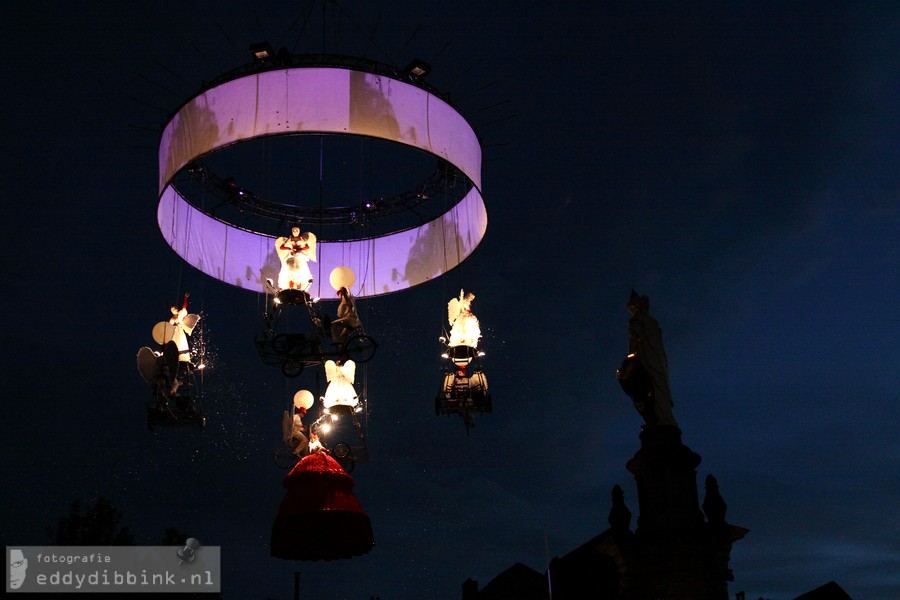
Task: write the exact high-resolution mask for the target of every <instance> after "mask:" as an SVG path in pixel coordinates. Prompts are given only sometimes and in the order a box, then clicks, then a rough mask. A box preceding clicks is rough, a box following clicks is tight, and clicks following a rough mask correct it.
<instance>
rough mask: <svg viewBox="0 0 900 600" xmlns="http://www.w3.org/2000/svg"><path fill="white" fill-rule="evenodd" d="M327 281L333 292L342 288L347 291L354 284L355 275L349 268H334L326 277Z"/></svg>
mask: <svg viewBox="0 0 900 600" xmlns="http://www.w3.org/2000/svg"><path fill="white" fill-rule="evenodd" d="M328 281H329V282H330V283H331V287H333V288H334V291H338V290H339V289H341V288H342V287H345V288H347V289H348V290H349V289H350V288H351V287H353V284H354V283H356V274H355V273H354V272H353V269H351V268H350V267H344V266H341V267H335V268H334V269H333V270H332V271H331V275H329V276H328Z"/></svg>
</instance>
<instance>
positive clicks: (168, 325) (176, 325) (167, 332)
mask: <svg viewBox="0 0 900 600" xmlns="http://www.w3.org/2000/svg"><path fill="white" fill-rule="evenodd" d="M187 306H188V294H185V295H184V304H182V306H181V308H180V309H179V308H178V307H175V306H173V307H171V309H170V310H171V312H172V317H171V318H170V319H169V321H168V322H166V321H160V322H159V323H157V324H156V326H155V327H153V332H152V335H153V341H155V342H156V343H157V344H159V345H160V346H165V345H166V344H167V343H168V342H174V343H175V347H176V348H177V350H178V360H179V361H180V362H187V363H189V362H191V347H190V345H189V344H188V338H187V336H189V335H191V334H192V333H193V332H194V328H195V327H196V326H197V322H198V321H200V315H195V314H193V313H188V310H187Z"/></svg>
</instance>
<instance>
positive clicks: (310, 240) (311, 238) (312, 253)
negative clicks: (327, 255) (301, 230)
mask: <svg viewBox="0 0 900 600" xmlns="http://www.w3.org/2000/svg"><path fill="white" fill-rule="evenodd" d="M306 243H307V244H308V245H309V250H307V251H306V256H307V257H309V260H311V261H312V262H316V234H314V233H313V232H312V231H307V232H306Z"/></svg>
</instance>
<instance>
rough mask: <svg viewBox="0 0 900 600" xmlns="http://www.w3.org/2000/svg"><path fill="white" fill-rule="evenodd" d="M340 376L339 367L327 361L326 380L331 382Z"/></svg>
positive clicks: (331, 361)
mask: <svg viewBox="0 0 900 600" xmlns="http://www.w3.org/2000/svg"><path fill="white" fill-rule="evenodd" d="M337 374H338V366H337V364H335V362H334V361H333V360H326V361H325V380H326V381H328V382H331V381H332V380H333V379H334V378H335V377H337Z"/></svg>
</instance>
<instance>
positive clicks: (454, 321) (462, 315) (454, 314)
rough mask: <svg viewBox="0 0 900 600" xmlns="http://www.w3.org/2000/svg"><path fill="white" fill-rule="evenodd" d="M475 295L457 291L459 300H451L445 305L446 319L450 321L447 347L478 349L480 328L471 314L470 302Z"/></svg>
mask: <svg viewBox="0 0 900 600" xmlns="http://www.w3.org/2000/svg"><path fill="white" fill-rule="evenodd" d="M473 300H475V294H473V293H472V292H469V293H468V294H466V293H465V292H464V291H463V290H459V298H453V299H451V300H450V302H448V303H447V319H448V320H449V321H450V341H449V342H448V344H447V345H448V346H450V347H451V348H452V347H453V346H469V347H471V348H476V347H478V339H479V338H480V337H481V326H480V325H479V324H478V318H477V317H476V316H475V315H473V314H472V301H473Z"/></svg>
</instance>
